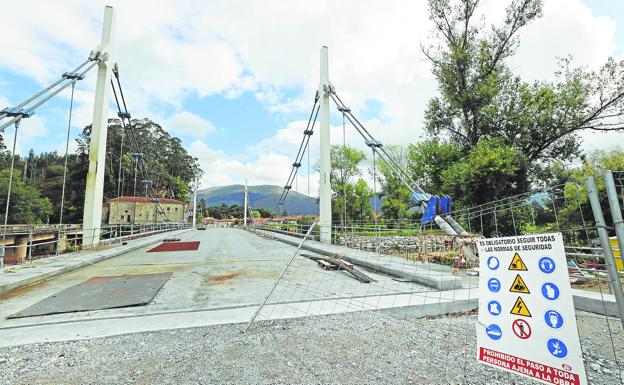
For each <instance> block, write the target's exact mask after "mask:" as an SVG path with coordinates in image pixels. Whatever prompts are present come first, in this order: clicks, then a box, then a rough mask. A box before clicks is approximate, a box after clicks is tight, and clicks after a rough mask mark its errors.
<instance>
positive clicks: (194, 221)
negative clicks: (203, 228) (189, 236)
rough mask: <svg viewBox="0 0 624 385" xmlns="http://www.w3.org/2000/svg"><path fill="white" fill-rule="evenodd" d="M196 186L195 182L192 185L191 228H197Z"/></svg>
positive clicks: (196, 182)
mask: <svg viewBox="0 0 624 385" xmlns="http://www.w3.org/2000/svg"><path fill="white" fill-rule="evenodd" d="M197 184H198V181H197V180H195V183H194V186H193V187H194V191H193V228H195V227H197V187H198V186H197Z"/></svg>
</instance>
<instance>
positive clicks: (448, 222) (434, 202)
mask: <svg viewBox="0 0 624 385" xmlns="http://www.w3.org/2000/svg"><path fill="white" fill-rule="evenodd" d="M330 95H331V98H332V100H333V101H334V103H335V104H336V106H337V107H338V111H340V112H341V113H342V114H343V116H344V117H345V118H346V119H347V120H349V122H350V123H351V125H353V127H354V128H355V129H356V130H357V132H358V133H359V134H360V135H361V136H362V137H363V138H364V142H365V143H366V145H367V146H368V147H370V148H371V149H372V150H373V153H374V154H375V155H378V156H379V157H380V158H381V159H382V161H383V162H384V163H385V164H386V165H387V166H388V168H389V169H390V170H391V171H392V173H393V174H394V175H395V176H397V177H398V178H399V179H400V180H401V182H402V183H403V185H404V186H405V187H407V189H408V190H409V191H410V193H411V196H412V199H413V201H414V203H415V204H416V205H420V206H421V208H422V211H423V216H422V219H421V223H422V224H423V225H426V224H430V223H432V222H435V223H436V224H437V225H438V227H439V228H440V229H441V230H442V231H444V232H445V233H447V234H452V235H456V234H467V232H466V230H464V229H463V228H462V227H461V226H460V225H459V223H457V221H455V219H454V218H453V217H452V216H451V215H450V214H451V212H452V206H453V200H452V199H451V197H450V196H448V195H442V196H438V195H432V194H429V193H426V192H425V191H424V190H423V189H422V188H421V187H420V186H419V185H418V184H417V183H416V182H414V180H413V179H412V178H411V176H410V175H409V174H408V173H407V172H405V170H403V168H401V167H400V166H399V164H398V163H397V162H396V161H395V160H394V159H393V158H392V157H391V156H390V154H388V152H387V151H386V150H385V149H384V147H383V144H382V143H381V142H380V141H378V140H377V139H375V138H374V137H373V136H372V135H371V134H370V132H368V130H366V128H365V127H364V126H363V125H362V123H360V121H359V120H357V118H356V117H355V116H354V115H353V113H352V112H351V109H350V108H347V107H346V106H345V104H344V103H343V102H342V100H340V97H338V95H337V94H336V91H335V90H332V93H331V94H330Z"/></svg>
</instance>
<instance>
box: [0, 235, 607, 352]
mask: <svg viewBox="0 0 624 385" xmlns="http://www.w3.org/2000/svg"><path fill="white" fill-rule="evenodd" d="M172 234H175V236H177V237H179V238H180V239H181V241H199V242H200V245H199V248H198V249H197V250H191V251H174V252H148V250H150V249H151V248H153V247H154V246H155V245H156V244H157V243H158V242H159V241H160V240H161V239H162V238H164V237H171V236H172ZM311 246H313V247H318V248H323V252H336V251H340V252H342V253H345V252H348V253H349V254H350V255H352V256H353V257H354V258H360V259H364V258H366V255H365V254H362V253H361V252H359V251H357V250H354V251H348V250H343V249H342V248H339V247H334V246H331V245H325V246H321V245H320V244H317V243H314V242H312V243H311ZM125 247H126V249H123V248H122V249H116V248H111V249H109V250H105V251H103V252H100V255H99V257H98V256H97V255H95V256H94V255H90V256H89V255H87V254H85V253H83V254H81V255H75V256H71V257H68V258H66V259H65V260H63V259H53V260H50V261H49V263H47V264H44V265H43V266H40V267H39V268H40V269H54V268H58V266H61V265H62V264H63V263H76V262H77V261H78V262H79V263H80V264H82V268H81V269H79V270H74V271H71V272H67V273H65V274H62V275H59V276H57V277H54V278H52V279H49V280H47V281H44V282H41V283H38V284H35V285H32V286H28V287H24V288H22V289H19V290H15V291H12V292H9V293H5V294H3V295H1V296H0V333H2V336H3V338H2V339H0V346H13V345H22V344H29V343H37V342H46V341H66V340H75V339H85V338H94V337H103V336H110V335H118V334H127V333H135V332H145V331H154V330H162V329H175V328H187V327H197V326H207V325H216V324H227V323H241V322H247V321H248V320H249V319H250V318H251V316H252V315H253V313H254V312H255V311H256V309H257V305H258V304H259V303H260V302H261V301H262V300H263V299H264V296H265V295H266V293H267V292H268V290H269V289H270V288H271V286H272V285H273V284H274V282H275V279H276V277H277V276H278V274H279V273H280V271H281V270H282V269H283V267H284V265H285V264H286V262H287V261H288V260H289V259H290V258H291V256H292V255H293V253H294V251H295V246H293V245H291V244H288V243H284V242H278V241H276V240H273V239H267V238H262V237H260V236H258V235H255V234H252V233H249V232H247V231H244V230H240V229H234V228H214V229H207V230H205V231H199V230H181V231H179V232H177V233H165V234H160V235H157V236H152V238H151V239H143V240H134V241H132V242H130V243H129V244H128V245H127V246H125ZM127 247H130V248H132V249H133V250H128V249H127ZM319 251H321V250H319ZM105 253H110V254H108V256H107V257H106V259H104V260H98V259H97V258H103V256H102V255H103V254H105ZM114 253H117V254H116V255H117V256H115V255H113V254H114ZM364 253H366V252H364ZM371 258H372V259H371V260H374V258H379V256H372V257H371ZM388 263H393V262H392V261H389V262H388ZM394 263H396V261H395V262H394ZM406 266H409V265H406ZM393 267H395V268H396V267H397V266H396V265H394V266H393ZM39 268H38V269H39ZM422 268H423V266H415V267H414V269H415V270H418V269H422ZM24 270H26V271H25V272H17V273H0V286H1V285H2V282H3V280H5V281H6V280H9V279H16V278H15V277H18V276H17V275H15V274H32V273H31V272H29V271H28V269H24ZM427 270H428V271H430V273H431V274H432V276H434V277H440V276H444V275H447V274H449V272H448V271H445V270H444V269H436V268H435V267H434V266H432V267H427ZM363 271H364V272H365V273H366V274H367V275H369V276H370V277H372V278H373V279H374V280H375V282H373V283H370V284H364V283H360V282H359V281H357V280H355V279H353V278H352V277H351V276H350V275H349V274H348V273H346V272H344V271H335V270H334V271H327V270H323V269H320V268H319V267H318V266H317V264H316V263H315V262H314V261H312V260H310V259H307V258H304V257H297V258H296V259H295V260H294V261H293V264H292V265H291V268H289V270H288V272H287V274H286V275H285V276H284V278H283V281H282V282H281V283H280V285H279V286H278V287H277V289H276V290H275V292H274V295H273V296H272V297H271V299H270V301H269V302H268V304H267V306H266V307H265V309H264V310H263V312H262V313H261V316H260V317H259V319H260V320H262V319H282V318H295V317H303V316H306V315H314V314H331V313H346V312H356V311H363V310H379V311H382V312H386V313H388V314H391V315H392V316H393V317H395V318H413V317H422V316H424V315H436V314H444V313H447V312H453V311H460V310H466V309H470V308H475V307H476V304H477V301H478V297H477V295H478V290H477V289H476V284H477V282H478V278H476V277H471V278H470V279H469V281H468V282H469V283H470V284H468V285H465V284H464V285H463V287H462V288H457V289H452V290H437V289H433V288H431V287H427V286H424V285H421V284H418V283H415V282H405V281H403V280H401V279H398V280H397V279H395V278H393V277H391V276H388V275H381V274H376V273H374V272H371V271H369V270H363ZM164 272H171V273H173V275H172V276H171V278H170V279H169V280H168V281H167V282H166V283H165V284H164V286H163V287H162V289H161V290H160V291H159V292H158V293H157V294H156V296H155V297H154V299H153V300H152V301H151V302H150V303H149V304H147V305H145V306H137V307H126V308H118V309H108V310H94V311H84V312H75V313H63V314H54V315H45V316H34V317H28V318H12V319H8V318H7V317H9V316H10V315H12V314H15V313H17V312H19V311H22V310H23V309H25V308H27V307H29V306H31V305H33V304H35V303H37V302H39V301H41V300H43V299H45V298H47V297H49V296H51V295H55V294H57V293H59V292H60V291H62V290H65V289H67V288H69V287H72V286H74V285H77V284H79V283H82V282H84V281H86V280H87V279H90V278H93V277H99V276H111V275H124V274H146V273H164ZM11 277H13V278H11ZM18 278H19V277H18ZM464 278H465V277H463V278H462V281H464ZM589 297H591V296H589ZM589 297H588V296H587V295H585V294H583V293H580V292H578V291H577V292H575V303H577V302H578V300H579V299H580V300H581V302H582V301H588V300H589V301H590V302H591V303H593V302H596V303H598V304H600V305H602V306H604V304H603V303H602V302H600V299H595V298H594V299H592V298H589ZM592 301H593V302H592ZM611 301H612V299H611ZM591 303H590V305H591ZM614 305H615V304H614V303H613V306H614ZM583 306H585V307H587V306H589V305H587V303H586V302H582V303H580V305H579V303H577V308H580V309H583V310H589V311H592V310H591V309H586V308H584V307H583ZM242 328H243V327H242V325H241V330H242Z"/></svg>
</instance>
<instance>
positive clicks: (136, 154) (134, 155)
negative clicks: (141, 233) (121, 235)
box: [130, 152, 143, 235]
mask: <svg viewBox="0 0 624 385" xmlns="http://www.w3.org/2000/svg"><path fill="white" fill-rule="evenodd" d="M130 156H131V157H132V158H134V186H133V188H132V200H133V205H132V227H131V228H130V235H132V234H134V224H135V223H136V206H137V203H136V199H137V196H136V184H137V168H138V165H139V159H141V157H142V156H143V154H141V153H140V152H131V153H130Z"/></svg>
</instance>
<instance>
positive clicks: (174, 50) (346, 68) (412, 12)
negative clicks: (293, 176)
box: [0, 0, 622, 186]
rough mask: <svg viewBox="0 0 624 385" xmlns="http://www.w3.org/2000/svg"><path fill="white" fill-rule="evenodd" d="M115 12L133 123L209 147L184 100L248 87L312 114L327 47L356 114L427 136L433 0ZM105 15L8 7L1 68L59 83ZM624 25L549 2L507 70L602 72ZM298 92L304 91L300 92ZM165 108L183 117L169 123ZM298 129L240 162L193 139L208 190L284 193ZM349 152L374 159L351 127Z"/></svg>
mask: <svg viewBox="0 0 624 385" xmlns="http://www.w3.org/2000/svg"><path fill="white" fill-rule="evenodd" d="M111 3H113V5H115V7H116V11H117V29H116V43H117V50H116V61H118V62H119V64H120V68H121V76H122V83H123V84H124V88H125V89H124V92H125V95H126V98H127V100H128V102H129V108H130V109H131V113H132V115H133V116H134V117H139V116H152V117H155V118H158V119H160V118H163V119H162V121H164V122H167V123H168V124H167V125H168V126H170V127H172V128H175V130H176V132H181V133H187V134H191V135H193V136H195V137H197V138H202V136H205V135H206V134H208V133H209V132H211V131H212V130H214V126H213V125H212V124H211V123H210V121H208V120H206V118H203V117H201V116H199V115H197V114H193V113H190V112H188V111H186V110H185V108H184V104H185V102H186V101H187V100H189V99H193V98H196V97H201V96H209V95H221V96H223V97H225V98H230V99H232V100H231V102H232V103H236V100H235V98H236V97H237V96H239V95H240V94H241V92H244V91H250V92H253V93H254V95H255V96H256V98H257V99H258V100H260V101H261V102H262V103H264V104H265V105H267V108H268V109H269V111H271V112H274V113H276V114H282V115H283V116H285V117H286V118H288V117H289V116H290V115H289V114H290V113H292V112H300V111H306V112H307V111H308V110H309V108H310V106H311V103H312V100H313V96H314V92H315V90H316V88H317V87H318V67H319V63H318V61H319V58H318V57H319V48H320V46H321V45H328V46H329V48H330V52H329V60H330V78H331V80H332V82H333V84H334V85H335V87H336V89H337V91H338V93H339V95H340V96H341V97H342V99H343V101H344V102H345V103H346V104H347V105H348V106H349V107H351V108H352V109H353V111H354V112H355V113H356V114H357V115H361V114H362V112H363V111H364V108H365V103H366V101H367V100H376V101H378V102H379V103H380V106H381V110H380V116H377V117H372V118H370V119H368V121H366V122H365V124H366V125H367V127H368V128H369V129H370V131H371V132H372V133H373V134H374V135H375V136H376V137H377V138H378V139H379V140H381V141H382V142H384V143H386V144H405V143H409V142H416V141H418V140H420V139H421V137H422V134H423V130H422V122H423V117H424V111H425V108H426V104H427V101H428V100H429V99H430V98H431V97H432V96H434V95H435V94H436V88H437V86H436V82H435V80H434V79H433V78H432V75H431V69H430V65H429V63H428V62H427V61H426V60H425V58H424V57H423V54H422V52H421V48H420V43H421V42H424V41H426V40H427V38H428V36H429V32H430V30H431V23H430V21H429V20H428V17H427V10H426V3H425V2H424V1H409V0H404V1H394V2H380V1H375V0H362V1H358V2H357V3H356V2H349V1H337V0H325V1H317V2H304V1H300V2H295V1H289V2H284V1H278V0H266V1H262V2H258V1H239V2H229V1H213V2H203V1H199V0H179V1H176V2H169V1H165V0H155V1H150V2H147V1H132V2H128V1H121V0H114V1H111ZM506 4H508V2H500V1H489V2H484V5H483V7H484V8H483V11H484V13H486V14H487V15H488V17H489V18H490V19H496V20H497V21H500V20H501V18H502V15H503V10H504V6H505V5H506ZM103 5H104V1H102V0H98V1H91V2H83V1H79V0H66V1H64V2H63V4H62V5H59V4H57V2H39V1H34V0H24V1H19V2H8V3H7V4H5V6H4V8H3V12H6V13H7V14H11V15H12V16H11V17H10V18H5V20H4V22H3V23H2V24H0V34H1V35H2V36H6V37H7V38H6V39H5V46H4V52H5V53H6V54H5V55H2V56H1V57H0V69H3V70H8V71H11V72H14V73H16V74H19V75H23V76H28V77H31V78H33V79H34V80H36V81H37V82H39V83H41V84H45V83H47V82H49V81H51V80H53V79H55V78H56V76H58V74H60V73H62V72H64V71H66V70H68V69H69V68H71V67H72V66H74V65H75V64H76V63H79V62H80V61H81V60H82V59H83V58H85V57H86V56H87V55H88V53H89V51H90V50H91V49H93V48H94V47H95V46H96V45H97V42H98V36H99V31H100V28H101V26H100V23H101V14H102V10H103ZM354 5H356V6H354ZM492 21H494V20H492ZM615 28H616V24H615V21H614V20H613V19H612V18H610V17H607V16H597V15H594V14H593V13H592V12H591V10H590V9H589V8H588V7H587V6H586V5H584V3H583V2H582V1H581V0H546V1H545V5H544V17H543V18H542V19H541V20H538V21H536V22H534V23H531V24H530V25H529V26H527V27H526V28H525V29H524V30H523V32H522V33H521V36H520V37H521V45H520V48H519V49H518V53H517V55H516V57H514V58H513V59H512V60H510V62H509V63H510V65H511V66H512V67H513V69H514V70H515V71H516V72H517V73H519V74H521V75H522V76H523V77H524V78H526V79H527V80H532V79H550V78H551V77H552V74H553V73H554V71H555V69H556V66H555V65H556V61H555V57H556V56H567V55H568V54H572V55H573V56H574V57H575V63H576V64H578V65H587V66H590V67H595V66H597V65H600V64H601V63H602V62H604V60H605V59H606V57H608V56H609V55H612V54H613V53H614V50H615V40H614V39H615ZM91 75H92V74H91ZM93 89H94V76H89V77H88V78H87V79H85V80H84V81H82V82H80V83H79V86H78V87H77V92H76V102H77V105H76V110H75V122H76V123H75V126H76V127H82V126H84V125H85V124H87V123H88V122H89V121H90V119H91V114H92V105H91V104H92V98H93V97H92V94H93ZM293 89H295V90H298V89H303V92H302V93H301V94H300V95H293V92H292V90H293ZM2 93H3V94H6V95H9V96H11V97H13V96H12V95H11V94H10V93H8V92H6V91H3V92H2ZM63 95H64V96H65V97H66V95H65V93H64V94H63ZM1 101H2V100H1V99H0V102H1ZM163 107H169V110H171V109H173V110H175V111H180V112H178V113H176V114H174V115H173V116H172V117H169V118H168V119H165V118H166V114H165V113H163V112H161V111H163V110H165V109H164V108H163ZM241 113H245V112H244V111H241ZM111 115H113V116H114V113H113V112H111ZM41 116H42V117H43V119H44V123H45V119H46V117H45V115H41ZM207 118H208V119H210V117H207ZM291 120H292V121H291V122H290V124H283V125H281V126H280V127H281V129H280V130H276V131H275V132H274V133H273V134H270V135H268V137H267V138H265V140H262V141H260V143H259V144H258V145H254V146H253V147H247V148H245V151H244V152H241V153H240V154H225V153H223V152H220V151H218V150H216V149H212V148H209V147H208V146H207V145H206V144H205V143H204V142H202V141H195V142H193V143H192V145H191V146H190V147H189V151H191V153H192V154H193V155H194V156H198V157H199V158H200V160H201V162H202V165H203V166H204V167H203V168H204V171H205V177H204V184H205V185H206V186H208V185H217V184H226V183H233V182H240V181H242V179H243V178H244V177H247V178H249V179H250V181H251V180H253V181H255V182H253V183H275V184H278V185H281V184H283V182H284V180H285V179H286V177H287V175H288V172H289V165H290V164H291V163H292V161H293V152H295V151H296V146H297V145H298V143H299V140H300V137H301V132H302V130H303V128H304V125H305V122H301V121H294V120H293V119H291ZM282 121H283V120H282ZM223 128H227V127H223ZM276 128H277V127H276ZM612 135H614V136H615V135H617V137H618V138H622V134H612ZM583 136H584V137H585V136H586V135H585V134H584V135H583ZM606 137H607V136H601V138H604V140H600V141H593V140H592V141H591V142H590V141H589V140H588V141H586V145H587V148H591V147H592V146H603V145H606V143H607V142H609V141H610V142H614V140H613V137H611V139H610V140H609V139H607V138H606ZM317 138H318V136H316V135H315V137H314V138H313V141H312V144H313V145H312V149H311V151H312V154H313V157H312V158H313V159H314V158H315V156H314V154H317V153H318V147H317V145H316V143H317V142H318V139H317ZM595 138H598V136H595V137H592V139H595ZM233 140H236V139H233ZM332 141H333V142H334V143H336V142H338V143H339V142H341V141H342V128H341V127H333V128H332ZM347 142H348V143H349V144H351V145H354V144H355V145H356V146H358V147H359V148H363V149H366V147H365V146H364V145H363V144H362V141H361V139H360V138H359V136H358V135H357V134H356V133H355V132H354V131H353V129H349V130H348V131H347ZM620 142H621V140H620ZM291 148H292V149H291ZM250 153H251V154H252V156H251V157H250V156H249V154H250ZM249 159H252V160H249Z"/></svg>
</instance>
